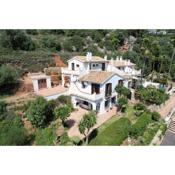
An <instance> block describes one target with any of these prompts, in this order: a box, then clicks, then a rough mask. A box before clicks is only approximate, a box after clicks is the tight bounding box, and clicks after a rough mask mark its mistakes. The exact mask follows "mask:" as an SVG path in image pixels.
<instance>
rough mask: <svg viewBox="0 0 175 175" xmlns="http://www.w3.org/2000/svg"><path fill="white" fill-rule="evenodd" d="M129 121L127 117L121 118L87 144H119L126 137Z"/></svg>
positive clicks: (129, 126) (129, 125)
mask: <svg viewBox="0 0 175 175" xmlns="http://www.w3.org/2000/svg"><path fill="white" fill-rule="evenodd" d="M130 128H131V122H130V120H129V119H127V118H121V119H119V120H117V121H115V122H114V123H112V124H111V125H109V126H108V127H107V128H106V129H105V130H104V131H102V132H101V133H99V134H97V136H96V137H95V138H94V139H92V140H91V141H90V144H89V145H111V146H112V145H121V144H122V142H123V141H124V140H125V139H126V138H127V137H128V134H129V131H130Z"/></svg>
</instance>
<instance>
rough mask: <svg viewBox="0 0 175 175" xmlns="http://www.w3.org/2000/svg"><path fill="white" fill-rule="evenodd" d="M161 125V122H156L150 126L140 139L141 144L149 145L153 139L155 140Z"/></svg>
mask: <svg viewBox="0 0 175 175" xmlns="http://www.w3.org/2000/svg"><path fill="white" fill-rule="evenodd" d="M159 128H160V125H159V124H157V123H156V124H154V125H153V126H150V127H149V128H148V129H147V130H146V131H145V132H144V134H143V136H142V137H141V139H140V144H141V145H149V144H150V143H151V141H152V140H153V138H154V136H155V134H156V133H157V131H158V130H159Z"/></svg>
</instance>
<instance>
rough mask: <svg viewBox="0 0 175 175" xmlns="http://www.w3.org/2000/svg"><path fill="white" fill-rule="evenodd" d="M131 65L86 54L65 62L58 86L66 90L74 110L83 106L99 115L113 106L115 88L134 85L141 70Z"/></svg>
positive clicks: (124, 61) (119, 60)
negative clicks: (60, 82)
mask: <svg viewBox="0 0 175 175" xmlns="http://www.w3.org/2000/svg"><path fill="white" fill-rule="evenodd" d="M134 66H135V64H133V63H131V62H130V60H123V59H122V57H120V58H119V57H117V58H116V59H115V60H114V59H111V60H110V61H109V60H107V57H105V58H101V57H98V56H92V53H90V52H88V53H87V55H86V56H75V57H73V58H71V59H70V60H68V67H67V68H62V70H61V73H62V86H63V87H66V88H68V94H69V95H71V97H72V103H73V106H74V108H78V107H83V108H86V109H89V110H96V111H97V112H99V113H100V114H101V113H104V112H106V111H107V110H109V109H110V108H112V106H113V105H115V103H116V100H117V93H116V92H115V87H116V85H118V84H122V85H124V86H125V87H127V88H134V87H136V86H137V83H138V80H139V77H140V75H141V71H140V70H139V71H137V70H135V68H134Z"/></svg>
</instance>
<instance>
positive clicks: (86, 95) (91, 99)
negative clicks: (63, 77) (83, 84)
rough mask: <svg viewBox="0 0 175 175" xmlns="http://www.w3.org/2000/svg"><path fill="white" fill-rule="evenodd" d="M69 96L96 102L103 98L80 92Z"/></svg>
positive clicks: (101, 95) (100, 95)
mask: <svg viewBox="0 0 175 175" xmlns="http://www.w3.org/2000/svg"><path fill="white" fill-rule="evenodd" d="M71 95H75V96H77V97H80V98H84V99H87V100H90V101H97V100H100V99H102V98H103V96H104V95H103V94H87V93H82V92H77V93H76V92H71Z"/></svg>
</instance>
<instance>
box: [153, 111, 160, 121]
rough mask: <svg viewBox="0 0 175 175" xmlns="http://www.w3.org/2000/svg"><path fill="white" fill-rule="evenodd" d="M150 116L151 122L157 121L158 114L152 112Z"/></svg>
mask: <svg viewBox="0 0 175 175" xmlns="http://www.w3.org/2000/svg"><path fill="white" fill-rule="evenodd" d="M151 115H152V120H154V121H159V119H160V114H159V113H158V112H156V111H154V112H152V113H151Z"/></svg>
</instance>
